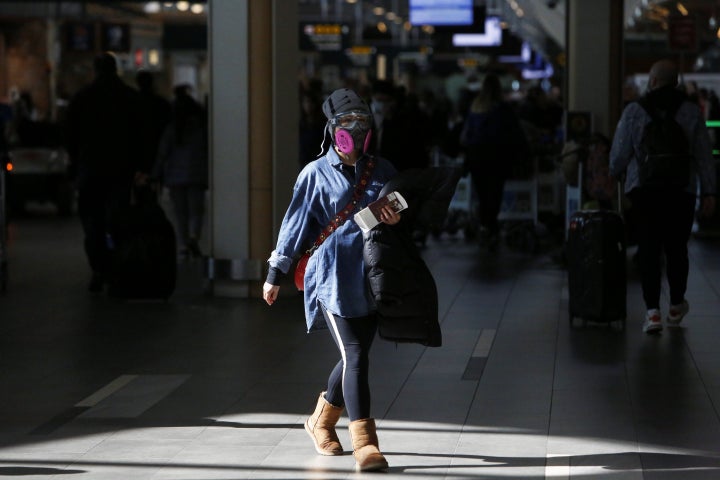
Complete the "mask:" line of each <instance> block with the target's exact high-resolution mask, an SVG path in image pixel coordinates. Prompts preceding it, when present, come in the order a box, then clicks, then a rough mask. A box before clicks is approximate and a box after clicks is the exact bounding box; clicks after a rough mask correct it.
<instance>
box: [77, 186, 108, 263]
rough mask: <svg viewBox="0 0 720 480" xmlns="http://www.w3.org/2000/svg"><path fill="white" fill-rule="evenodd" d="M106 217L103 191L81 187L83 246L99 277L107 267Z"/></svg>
mask: <svg viewBox="0 0 720 480" xmlns="http://www.w3.org/2000/svg"><path fill="white" fill-rule="evenodd" d="M105 216H106V212H105V196H104V194H103V190H102V189H100V188H97V187H95V186H94V185H86V186H81V187H80V188H79V189H78V217H79V218H80V222H81V223H82V227H83V233H84V239H83V245H84V248H85V255H86V256H87V259H88V263H89V264H90V269H91V270H92V271H93V273H96V274H98V275H99V274H101V273H104V272H105V269H106V267H107V261H106V256H107V253H106V252H107V238H106V235H107V231H106V228H105Z"/></svg>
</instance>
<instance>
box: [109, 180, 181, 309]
mask: <svg viewBox="0 0 720 480" xmlns="http://www.w3.org/2000/svg"><path fill="white" fill-rule="evenodd" d="M108 243H109V245H110V251H111V256H110V273H109V276H108V290H107V291H108V295H110V296H112V297H116V298H123V299H163V300H167V299H168V297H170V295H172V293H173V291H174V290H175V283H176V275H177V253H176V250H177V245H176V239H175V230H174V229H173V226H172V223H171V222H170V220H169V219H168V218H167V216H166V215H165V212H164V211H163V209H162V207H161V206H160V205H159V204H158V202H157V198H156V197H155V195H154V193H152V192H142V194H138V195H136V201H135V202H134V203H133V204H131V205H129V206H127V207H123V208H120V209H118V210H116V211H115V212H113V214H112V215H111V218H110V228H109V231H108Z"/></svg>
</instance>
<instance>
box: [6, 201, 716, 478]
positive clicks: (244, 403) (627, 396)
mask: <svg viewBox="0 0 720 480" xmlns="http://www.w3.org/2000/svg"><path fill="white" fill-rule="evenodd" d="M719 246H720V243H718V242H717V241H710V240H700V239H697V238H694V239H693V240H692V241H691V245H690V250H691V273H690V278H689V286H690V287H689V293H688V300H689V302H690V305H691V311H690V314H689V315H688V316H687V317H686V318H685V320H684V322H683V325H682V327H681V328H675V329H667V328H666V329H665V330H664V331H663V332H662V333H661V334H660V335H653V336H649V335H646V334H644V333H642V331H641V325H642V319H643V315H644V308H643V305H642V302H641V294H640V286H639V281H638V276H637V273H636V272H635V270H634V267H633V264H632V261H631V254H632V249H631V250H629V251H628V318H627V328H626V329H624V330H622V329H619V328H607V327H606V326H605V325H593V324H588V325H587V326H585V327H583V326H582V325H581V324H576V326H575V328H571V326H570V323H569V319H568V313H567V308H568V307H567V304H568V300H567V275H566V272H565V270H564V269H563V268H561V267H560V266H559V265H558V264H557V263H556V262H555V261H554V260H553V258H552V256H551V255H550V254H549V253H548V252H545V251H543V252H542V253H539V254H529V253H526V252H523V251H521V250H516V249H513V248H510V247H508V246H506V245H503V246H501V247H500V249H499V250H498V252H497V253H495V254H489V253H487V252H483V251H482V250H481V249H480V248H479V247H478V245H477V244H475V243H469V242H465V241H464V240H463V239H462V237H460V236H449V235H447V234H444V235H442V236H440V237H439V238H430V239H429V240H428V244H427V247H426V249H425V250H424V256H425V259H426V261H427V263H428V265H429V267H430V269H431V270H432V272H433V274H434V275H435V278H436V281H437V284H438V288H439V299H440V317H441V322H442V329H443V335H444V345H443V346H442V347H440V348H424V347H421V346H418V345H395V344H393V343H390V342H387V341H383V340H382V339H377V340H376V341H375V344H374V345H373V350H372V357H371V383H372V392H373V415H374V416H375V417H376V418H377V423H378V434H379V438H380V446H381V450H382V451H383V452H384V454H385V455H386V457H387V459H388V462H389V464H390V469H389V471H388V472H387V473H384V474H359V473H355V472H354V471H353V467H354V461H353V457H352V455H351V451H350V450H351V448H350V439H349V434H348V431H347V428H346V427H347V423H348V421H347V417H346V416H343V417H342V418H341V420H340V424H339V427H340V428H339V435H340V440H341V442H342V444H343V447H344V448H345V450H346V453H345V455H343V456H338V457H323V456H319V455H318V454H316V453H315V450H314V448H313V446H312V444H311V441H310V439H309V437H308V435H307V434H306V432H305V431H304V429H303V422H304V420H305V418H306V417H307V416H308V415H309V414H310V413H311V411H312V409H313V407H314V404H315V401H316V399H317V395H318V392H320V390H321V389H322V388H323V385H324V382H325V380H326V378H327V375H328V373H329V369H330V368H331V366H332V365H333V364H334V363H335V362H336V361H337V359H338V354H337V353H336V350H335V346H334V344H333V343H332V341H331V339H330V336H329V335H327V334H326V333H324V332H323V333H318V334H311V335H308V334H306V333H305V330H304V320H303V318H302V307H301V301H300V300H301V299H300V297H299V295H298V293H297V292H295V291H293V289H292V288H291V287H288V288H285V289H284V290H283V291H281V297H280V300H279V301H278V302H277V303H276V304H275V305H274V306H272V307H268V306H267V305H265V304H264V303H263V302H262V301H261V299H260V296H259V292H258V295H257V296H256V297H254V298H250V299H223V298H212V297H209V296H206V295H204V294H203V292H202V282H201V280H200V274H199V271H200V266H199V265H200V264H199V262H197V261H195V262H188V263H183V264H182V265H180V276H179V285H178V289H177V290H176V292H175V294H174V295H173V296H172V297H171V298H170V300H169V301H168V302H167V303H163V302H123V301H118V300H114V299H111V298H108V297H107V296H105V295H104V294H95V295H93V294H91V293H89V292H88V291H87V290H86V286H87V282H88V270H87V267H86V263H85V259H84V255H83V253H82V248H81V232H80V227H79V222H78V221H77V219H76V218H72V217H71V218H60V217H57V216H54V215H49V214H47V215H46V214H42V213H37V214H30V215H28V216H26V217H23V218H19V219H17V220H15V221H14V222H13V223H12V225H11V228H10V281H9V284H8V290H7V292H6V293H5V294H4V295H2V296H0V477H3V478H4V477H8V478H10V477H21V478H25V479H49V478H57V479H73V480H80V479H152V480H165V479H167V480H169V479H193V480H200V479H202V480H210V479H292V478H296V479H344V478H359V477H368V476H372V475H384V476H383V478H387V479H391V478H393V479H395V478H398V479H400V478H402V479H433V480H435V479H437V480H440V479H523V480H528V479H582V480H587V479H638V480H640V479H644V480H656V479H682V480H695V479H717V478H720V415H719V413H720V348H719V347H718V345H720V314H719V312H720V248H719ZM664 298H665V300H667V297H664Z"/></svg>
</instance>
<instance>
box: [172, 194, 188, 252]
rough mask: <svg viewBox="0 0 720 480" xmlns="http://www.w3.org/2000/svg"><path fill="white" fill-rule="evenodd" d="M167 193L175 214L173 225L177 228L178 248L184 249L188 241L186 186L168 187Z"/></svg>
mask: <svg viewBox="0 0 720 480" xmlns="http://www.w3.org/2000/svg"><path fill="white" fill-rule="evenodd" d="M168 194H169V196H170V201H171V202H172V205H173V212H174V214H175V225H176V230H177V243H178V245H179V246H180V248H182V249H184V248H186V247H187V242H188V228H189V227H188V223H189V213H188V211H189V210H188V209H189V207H188V198H187V188H186V187H176V186H172V187H168Z"/></svg>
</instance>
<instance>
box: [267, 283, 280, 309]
mask: <svg viewBox="0 0 720 480" xmlns="http://www.w3.org/2000/svg"><path fill="white" fill-rule="evenodd" d="M278 293H280V286H279V285H272V284H269V283H267V282H265V284H264V285H263V299H264V300H265V302H266V303H267V304H268V305H272V304H273V303H275V300H276V299H277V296H278Z"/></svg>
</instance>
